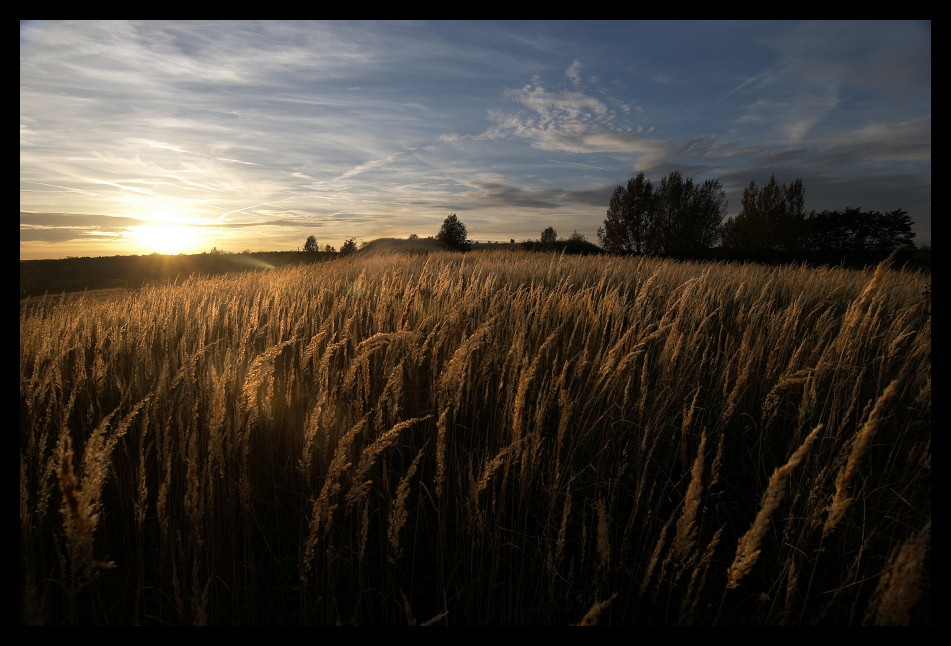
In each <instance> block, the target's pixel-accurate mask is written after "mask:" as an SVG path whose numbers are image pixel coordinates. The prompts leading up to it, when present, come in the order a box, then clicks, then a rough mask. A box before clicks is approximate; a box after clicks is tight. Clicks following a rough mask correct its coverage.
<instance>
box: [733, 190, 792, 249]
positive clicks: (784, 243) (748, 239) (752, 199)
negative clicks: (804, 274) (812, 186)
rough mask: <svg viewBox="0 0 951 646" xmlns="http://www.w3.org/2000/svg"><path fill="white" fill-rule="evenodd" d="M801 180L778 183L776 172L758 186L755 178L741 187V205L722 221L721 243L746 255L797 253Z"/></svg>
mask: <svg viewBox="0 0 951 646" xmlns="http://www.w3.org/2000/svg"><path fill="white" fill-rule="evenodd" d="M804 203H805V188H803V185H802V180H801V179H797V180H796V181H794V182H793V183H792V184H790V185H789V186H787V185H786V184H780V183H778V182H777V181H776V176H775V175H773V176H772V177H770V179H769V182H767V183H766V184H765V185H764V186H762V187H758V186H757V185H756V181H755V180H754V181H752V182H750V185H749V186H747V187H746V188H745V189H744V190H743V209H742V210H741V211H740V213H739V214H738V215H737V216H736V217H733V218H729V219H728V220H727V221H726V223H724V225H723V246H724V248H726V249H730V250H732V251H734V252H739V253H740V254H742V255H744V256H746V257H753V258H775V257H776V256H778V255H786V256H791V255H795V254H798V253H799V252H800V251H801V250H802V246H803V234H804V232H805V230H804V219H805V216H804V214H803V205H804Z"/></svg>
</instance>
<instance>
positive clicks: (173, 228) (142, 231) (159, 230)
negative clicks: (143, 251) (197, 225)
mask: <svg viewBox="0 0 951 646" xmlns="http://www.w3.org/2000/svg"><path fill="white" fill-rule="evenodd" d="M133 229H134V231H135V240H136V241H137V242H138V243H139V244H141V245H142V246H143V247H146V248H148V249H150V250H151V251H157V252H159V253H169V254H171V253H181V252H184V251H189V250H190V249H192V248H193V247H194V246H195V245H196V244H197V242H198V236H197V235H196V233H195V229H194V227H189V226H183V225H180V224H150V225H147V226H141V227H133Z"/></svg>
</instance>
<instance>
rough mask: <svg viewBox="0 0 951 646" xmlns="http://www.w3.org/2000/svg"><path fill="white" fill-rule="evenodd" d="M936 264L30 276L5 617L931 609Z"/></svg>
mask: <svg viewBox="0 0 951 646" xmlns="http://www.w3.org/2000/svg"><path fill="white" fill-rule="evenodd" d="M929 282H930V277H929V276H926V275H923V274H919V273H912V272H907V271H898V270H893V269H891V268H890V267H889V265H888V263H884V264H882V265H880V266H879V267H878V268H877V269H875V268H871V269H869V270H866V271H864V272H863V271H849V270H844V269H815V268H806V267H796V266H791V267H762V266H755V265H728V264H710V263H707V264H700V263H679V262H673V261H665V260H658V259H645V258H640V259H637V258H612V259H607V258H605V257H567V256H557V255H547V254H531V253H527V252H484V253H483V252H478V253H476V252H473V253H469V254H452V253H434V254H430V255H428V256H419V255H417V256H400V255H392V256H377V257H372V258H364V259H360V258H359V257H356V258H352V259H345V260H335V261H332V262H326V263H320V264H316V265H310V266H302V267H291V268H284V269H279V270H274V271H259V272H254V273H245V274H239V275H228V276H225V277H218V278H208V279H191V280H186V281H180V282H179V283H178V284H171V285H166V286H153V287H145V288H143V289H141V290H139V291H138V292H135V293H129V294H127V295H125V296H121V297H116V298H112V299H103V300H94V299H92V298H79V299H75V300H74V299H66V298H63V299H55V298H54V299H47V300H45V301H40V302H37V303H33V304H28V305H26V306H23V307H21V313H20V454H19V457H20V553H21V555H20V575H19V587H20V594H21V601H20V621H21V624H55V625H61V624H80V625H82V624H139V625H162V624H176V625H180V624H219V625H220V624H228V625H236V624H308V625H328V624H330V625H333V624H363V625H366V624H369V625H425V624H437V625H519V624H526V625H570V624H583V625H590V624H595V623H597V624H601V625H607V624H612V625H622V624H627V625H687V624H701V625H815V624H820V625H856V624H912V625H930V623H931V574H930V572H931V571H930V559H931V551H930V546H931V318H930V313H929V312H928V311H927V307H926V304H925V301H924V299H923V297H922V292H923V291H924V289H925V288H926V286H927V284H928V283H929Z"/></svg>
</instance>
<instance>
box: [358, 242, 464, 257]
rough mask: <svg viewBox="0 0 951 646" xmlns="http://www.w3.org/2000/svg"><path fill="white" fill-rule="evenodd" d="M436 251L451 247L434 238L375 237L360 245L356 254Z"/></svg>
mask: <svg viewBox="0 0 951 646" xmlns="http://www.w3.org/2000/svg"><path fill="white" fill-rule="evenodd" d="M436 251H452V247H450V246H449V245H447V244H445V243H443V242H440V241H439V240H436V239H435V238H416V239H415V240H407V239H403V238H377V239H376V240H372V241H370V242H368V243H366V244H365V245H364V246H363V247H361V248H360V249H359V250H358V251H357V254H358V255H361V256H376V255H384V254H392V253H409V254H414V253H430V252H436Z"/></svg>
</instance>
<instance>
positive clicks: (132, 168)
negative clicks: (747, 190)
mask: <svg viewBox="0 0 951 646" xmlns="http://www.w3.org/2000/svg"><path fill="white" fill-rule="evenodd" d="M674 170H679V171H680V172H681V173H682V174H683V175H684V176H685V177H692V178H693V179H694V180H697V181H703V180H706V179H710V178H713V179H719V180H721V181H722V182H723V185H724V188H725V189H726V191H727V198H728V200H729V208H728V212H729V214H730V215H733V214H736V213H737V212H738V211H739V209H740V197H741V195H742V191H743V188H744V187H745V186H746V185H748V184H749V183H750V181H756V182H757V184H763V183H765V182H767V181H768V180H769V178H770V176H771V175H775V176H776V178H777V180H779V181H780V182H787V183H788V182H792V181H793V180H795V179H797V178H801V179H802V180H803V183H804V185H805V189H806V194H805V195H806V209H807V210H812V209H816V210H824V209H841V208H845V207H846V206H856V207H861V208H863V209H868V210H879V211H886V210H889V211H890V210H893V209H898V208H902V209H905V210H906V211H908V212H909V214H910V216H911V218H912V219H913V220H914V221H915V226H914V231H915V233H916V239H915V241H916V242H917V243H919V244H922V243H927V244H930V243H931V24H930V22H929V21H878V22H876V21H858V22H802V21H766V22H760V21H741V22H730V21H723V22H707V21H674V22H651V21H646V22H640V21H577V22H576V21H543V22H534V21H529V22H516V21H502V22H482V21H459V22H179V21H175V22H150V21H146V22H120V21H109V22H90V21H84V22H58V21H49V22H42V21H40V22H33V21H26V22H21V23H20V258H21V259H29V258H62V257H65V256H86V255H89V256H101V255H125V254H133V253H151V252H153V251H156V250H158V251H162V252H175V253H177V252H179V251H184V252H186V253H197V252H201V251H207V250H210V249H211V248H212V247H217V248H218V249H223V250H227V251H243V250H245V249H250V250H252V251H276V250H290V249H296V248H297V247H300V246H302V245H303V243H304V240H305V239H306V237H307V236H308V235H315V236H316V237H317V239H318V242H319V243H320V245H321V246H323V245H324V244H331V245H333V246H335V247H338V248H339V246H340V245H341V244H342V242H343V241H344V240H346V239H348V238H356V239H364V240H372V239H374V238H379V237H406V236H408V235H410V234H412V233H415V234H417V235H419V236H421V237H425V236H428V235H434V234H435V233H436V232H438V230H439V227H440V225H441V223H442V221H443V220H444V219H445V217H446V216H447V215H449V214H450V213H456V214H457V215H458V217H459V219H460V220H462V222H464V223H465V224H466V226H467V227H468V231H469V236H470V238H472V239H474V240H497V241H498V240H502V241H508V240H510V239H512V238H514V239H515V240H517V241H521V240H525V239H534V238H538V237H539V236H540V235H541V231H542V230H543V229H544V228H546V227H548V226H553V227H555V228H556V229H557V231H558V233H559V235H560V236H562V237H567V236H568V235H570V234H571V233H572V232H573V231H575V230H577V231H578V232H580V233H582V234H584V235H585V236H586V237H587V238H588V239H589V240H592V241H595V240H596V235H595V233H596V230H597V228H598V227H599V226H601V225H602V223H603V221H604V216H605V210H606V209H607V204H608V200H609V199H610V196H611V193H612V191H613V189H614V187H615V186H617V185H618V184H619V183H624V182H626V181H627V179H628V178H630V177H632V176H634V175H636V174H637V173H639V172H641V171H643V172H644V173H645V174H646V175H647V176H648V177H650V178H652V179H654V181H655V182H659V181H660V179H661V177H663V176H665V175H667V174H668V173H670V172H671V171H674Z"/></svg>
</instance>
